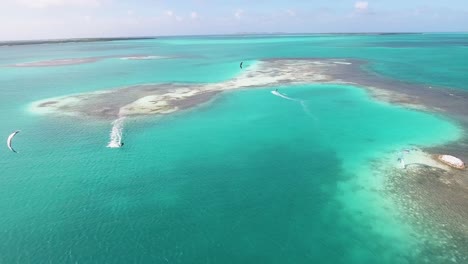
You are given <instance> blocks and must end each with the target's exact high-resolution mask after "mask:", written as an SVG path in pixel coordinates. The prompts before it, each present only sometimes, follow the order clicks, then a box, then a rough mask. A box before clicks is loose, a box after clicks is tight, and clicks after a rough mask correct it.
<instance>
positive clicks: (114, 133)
mask: <svg viewBox="0 0 468 264" xmlns="http://www.w3.org/2000/svg"><path fill="white" fill-rule="evenodd" d="M124 120H125V117H120V118H118V119H116V120H114V122H112V129H111V132H110V141H109V143H108V144H107V147H108V148H120V147H121V146H122V132H123V124H124Z"/></svg>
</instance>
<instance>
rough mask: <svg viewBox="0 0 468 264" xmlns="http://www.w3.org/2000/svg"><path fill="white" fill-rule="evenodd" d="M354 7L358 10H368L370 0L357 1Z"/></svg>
mask: <svg viewBox="0 0 468 264" xmlns="http://www.w3.org/2000/svg"><path fill="white" fill-rule="evenodd" d="M354 8H355V9H356V10H357V11H366V10H367V9H368V8H369V2H366V1H357V2H356V3H354Z"/></svg>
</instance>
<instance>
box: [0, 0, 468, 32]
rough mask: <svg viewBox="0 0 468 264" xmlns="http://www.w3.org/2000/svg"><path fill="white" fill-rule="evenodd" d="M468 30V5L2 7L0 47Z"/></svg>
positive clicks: (44, 3) (24, 1)
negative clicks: (65, 41) (89, 40)
mask: <svg viewBox="0 0 468 264" xmlns="http://www.w3.org/2000/svg"><path fill="white" fill-rule="evenodd" d="M414 31H423V32H445V31H463V32H466V31H468V0H444V1H442V0H393V1H390V0H357V1H356V0H354V1H353V0H329V1H326V0H288V1H279V0H271V1H267V0H255V1H247V0H237V1H234V0H224V1H222V0H133V1H132V0H2V1H1V2H0V40H15V39H50V38H78V37H116V36H157V35H197V34H234V33H241V32H242V33H244V32H249V33H254V32H287V33H306V32H313V33H324V32H414Z"/></svg>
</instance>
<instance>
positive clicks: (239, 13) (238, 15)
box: [234, 9, 244, 19]
mask: <svg viewBox="0 0 468 264" xmlns="http://www.w3.org/2000/svg"><path fill="white" fill-rule="evenodd" d="M243 14H244V10H242V9H237V10H236V12H234V16H235V17H236V18H237V19H240V18H241V17H242V15H243Z"/></svg>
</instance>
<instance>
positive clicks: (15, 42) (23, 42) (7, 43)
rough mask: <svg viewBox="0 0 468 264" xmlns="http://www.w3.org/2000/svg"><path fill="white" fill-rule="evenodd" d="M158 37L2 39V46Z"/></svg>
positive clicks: (0, 42) (0, 44)
mask: <svg viewBox="0 0 468 264" xmlns="http://www.w3.org/2000/svg"><path fill="white" fill-rule="evenodd" d="M147 39H156V37H122V38H72V39H51V40H11V41H0V47H1V46H21V45H40V44H62V43H82V42H83V43H85V42H105V41H121V40H147Z"/></svg>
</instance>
